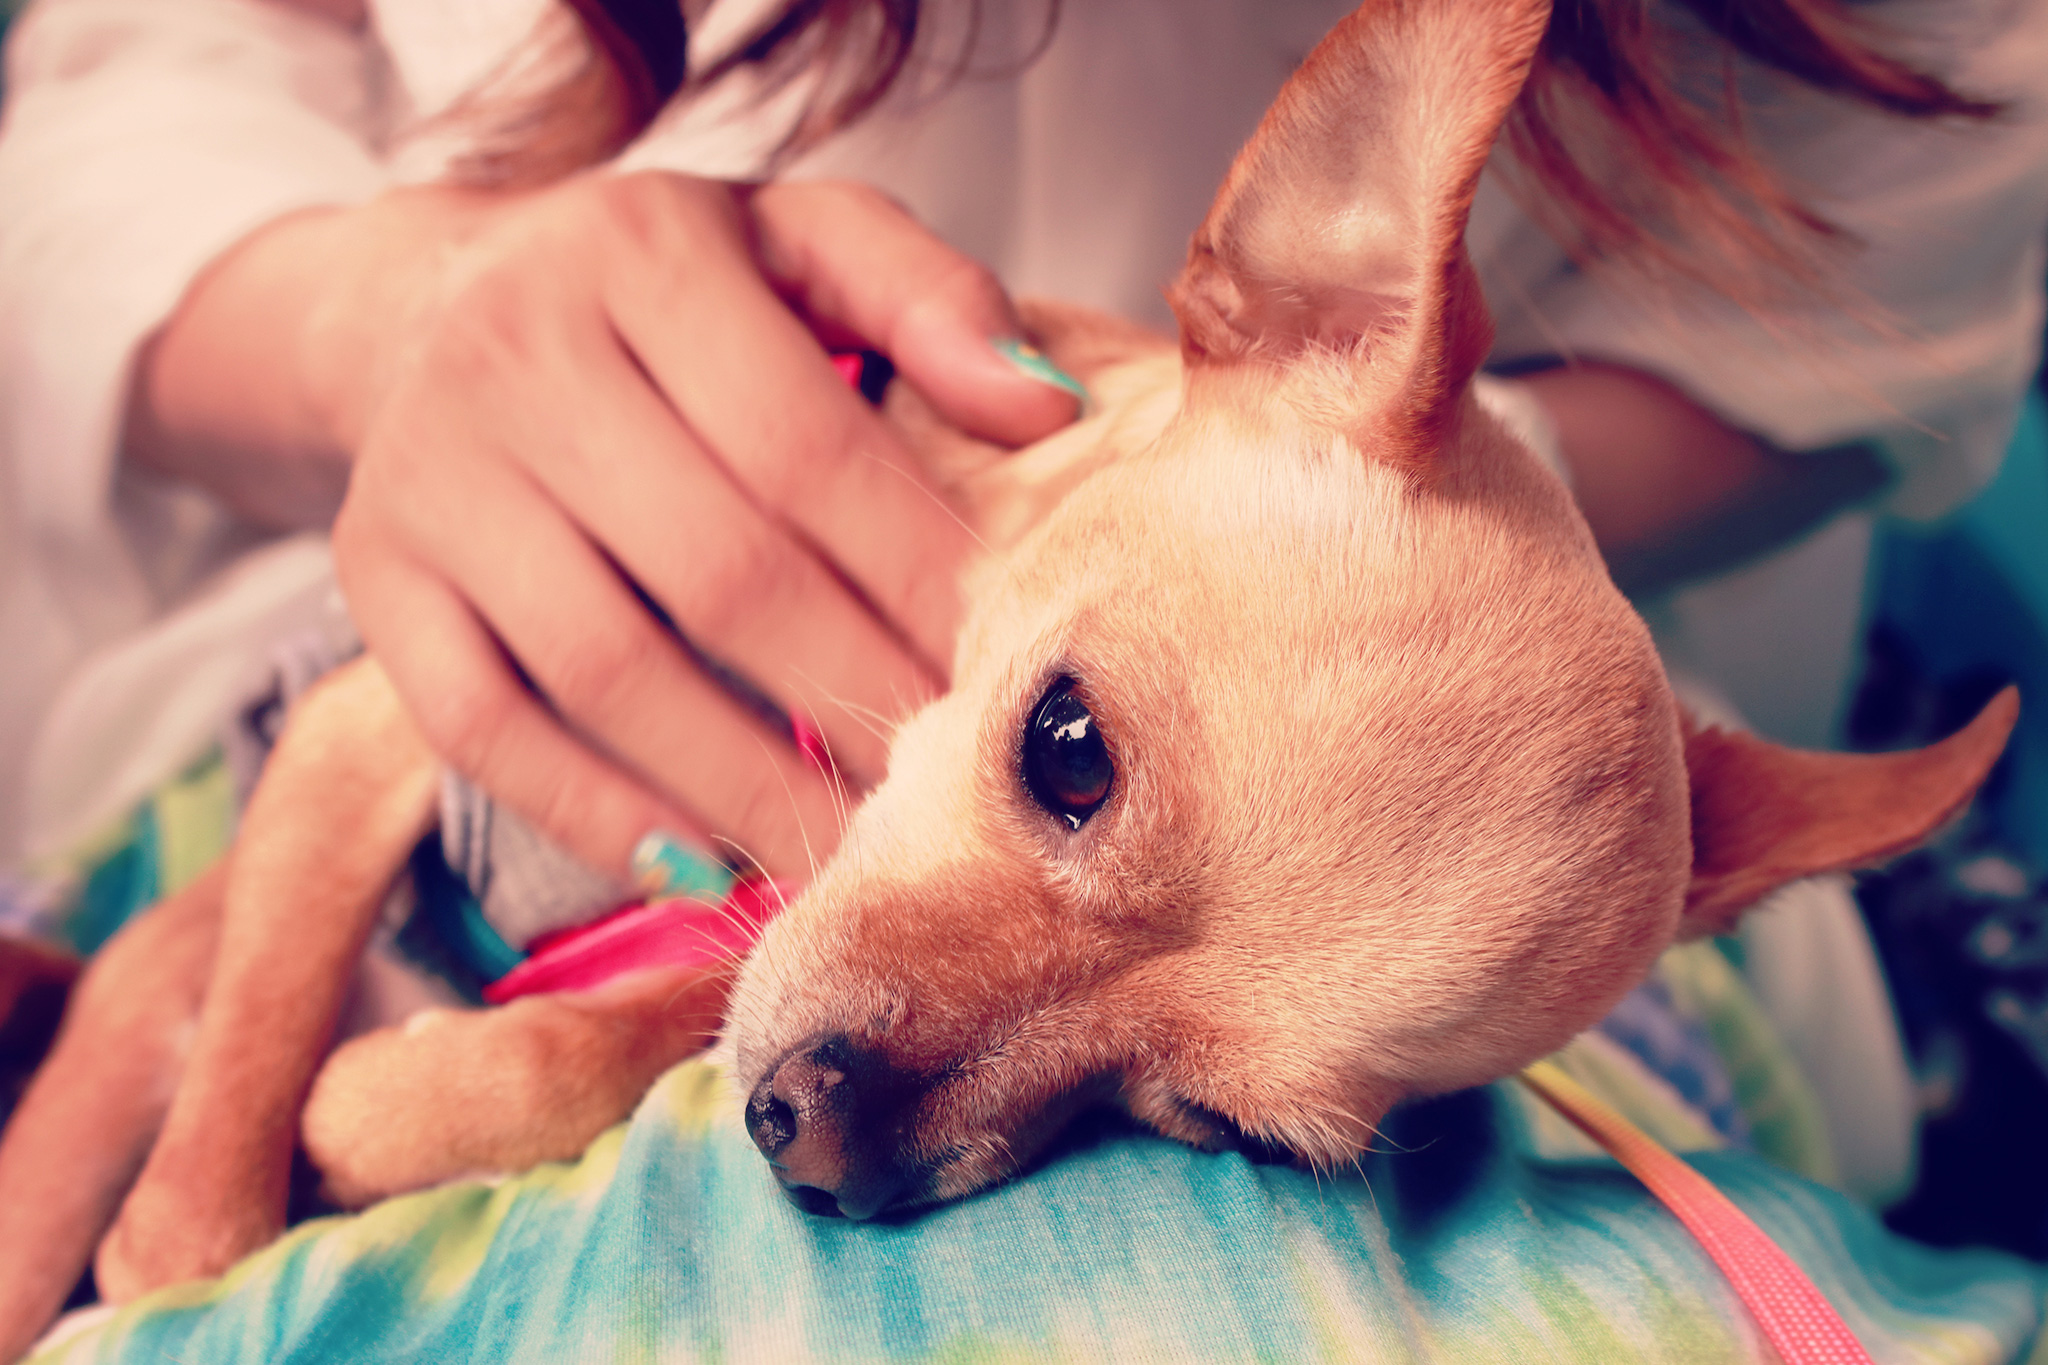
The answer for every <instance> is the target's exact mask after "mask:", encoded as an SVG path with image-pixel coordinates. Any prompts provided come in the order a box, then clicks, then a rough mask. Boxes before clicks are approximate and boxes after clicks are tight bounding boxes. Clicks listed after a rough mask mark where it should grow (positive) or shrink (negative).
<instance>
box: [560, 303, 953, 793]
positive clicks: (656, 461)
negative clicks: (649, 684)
mask: <svg viewBox="0 0 2048 1365" xmlns="http://www.w3.org/2000/svg"><path fill="white" fill-rule="evenodd" d="M588 340H589V345H590V353H591V354H597V355H600V356H603V355H605V353H606V352H609V353H610V354H609V357H608V358H606V359H602V360H600V361H599V363H597V364H595V365H590V366H587V367H586V368H585V369H584V371H583V372H582V373H581V374H579V375H577V377H576V381H575V382H576V387H577V390H578V395H577V399H578V401H577V407H578V409H579V410H580V411H582V412H583V413H584V414H585V420H583V421H582V422H581V423H579V424H578V426H577V428H576V430H575V431H574V433H573V434H572V435H571V436H570V437H569V438H568V439H566V440H564V441H559V442H546V443H541V444H536V445H532V446H530V447H529V448H527V450H526V453H525V458H526V461H527V463H528V466H529V467H530V468H531V469H532V470H533V472H534V474H535V477H536V478H537V479H538V480H539V481H540V482H541V484H542V485H543V486H544V487H545V488H546V489H547V491H548V492H549V493H550V494H551V495H552V496H553V497H554V498H555V500H556V501H557V502H559V503H560V504H561V505H562V506H564V507H565V508H567V509H568V511H569V513H570V516H571V517H572V519H573V520H575V521H576V522H577V523H578V524H580V525H582V526H584V527H589V528H594V529H596V530H598V532H599V534H600V535H601V538H602V540H603V542H604V545H605V548H606V550H607V551H608V552H609V553H610V554H611V555H612V557H613V558H615V559H616V560H617V561H618V562H619V563H620V564H621V565H622V566H623V567H624V569H625V570H626V572H627V574H628V575H629V576H630V577H631V578H632V579H633V580H634V581H635V582H637V583H638V584H640V585H641V587H643V588H644V589H646V590H647V591H648V592H649V593H651V594H652V595H653V596H654V598H655V599H656V600H657V601H658V602H659V603H660V604H661V606H662V607H663V608H664V609H665V610H666V611H667V612H668V614H669V616H670V618H671V619H672V620H674V621H675V622H676V623H677V625H678V626H679V627H680V628H681V630H682V632H683V634H684V636H685V637H686V638H687V639H688V640H689V641H690V642H691V643H692V644H693V645H694V646H696V647H697V648H699V649H701V650H703V651H704V652H705V653H707V654H709V655H711V656H712V657H713V658H716V659H717V660H719V662H721V663H723V664H725V665H727V666H729V667H732V668H734V669H736V670H737V671H738V672H739V673H740V674H741V675H742V676H744V677H746V678H747V679H748V681H749V682H751V683H752V684H754V685H755V686H757V687H759V688H760V689H762V691H764V692H765V693H766V694H767V695H768V697H769V698H770V699H771V700H772V701H774V702H775V703H776V704H777V705H778V706H780V707H782V708H783V709H784V710H785V711H786V712H788V713H789V714H791V715H802V716H806V717H808V718H810V719H811V720H812V721H813V723H814V724H815V725H816V726H817V728H818V729H820V730H821V731H822V732H823V733H824V735H825V738H826V740H827V742H828V743H829V744H830V746H831V749H832V752H833V755H834V758H835V760H836V761H837V762H838V763H839V764H840V766H841V767H842V768H843V769H844V770H845V772H846V773H847V775H848V776H849V777H850V778H852V779H853V780H854V781H855V782H856V784H857V785H861V786H867V785H872V784H873V783H874V782H876V781H879V780H880V778H881V775H882V773H883V771H884V770H885V768H886V766H887V761H888V748H887V740H886V736H885V731H886V730H887V729H888V728H891V727H893V725H894V724H895V722H896V721H898V720H900V719H901V718H902V717H903V716H905V715H907V714H908V713H909V712H910V711H911V710H913V709H915V707H916V706H918V705H920V704H922V703H923V702H924V701H926V700H928V699H929V698H931V697H932V696H935V695H936V694H937V692H938V691H939V688H940V685H941V684H940V679H939V677H938V675H937V674H936V673H935V672H934V671H933V670H932V669H930V668H929V667H927V666H925V665H924V664H922V663H920V662H919V661H918V659H917V658H916V657H915V656H914V655H913V654H912V653H911V652H910V651H909V650H907V649H906V648H904V646H903V645H902V644H901V643H900V642H899V641H898V640H897V639H896V638H895V637H894V636H893V635H892V634H891V633H890V631H889V630H887V629H886V628H885V627H884V626H883V625H882V624H881V622H880V621H878V620H877V619H876V618H875V616H874V614H873V611H872V610H871V609H870V608H869V607H868V606H867V605H866V604H864V603H862V602H861V601H860V600H859V599H858V598H857V597H856V596H855V595H854V594H853V593H851V592H849V591H848V590H847V588H846V587H845V585H844V584H843V583H842V582H841V581H840V580H839V579H838V578H837V577H836V576H835V575H833V574H832V573H831V571H830V570H828V569H827V568H825V566H824V565H822V564H820V563H819V562H818V560H817V558H816V557H815V555H813V554H812V552H811V551H810V550H809V548H808V547H806V546H805V545H802V544H800V543H799V542H797V541H796V540H794V539H793V538H792V537H791V536H790V535H789V534H788V533H787V532H786V531H784V530H783V529H782V528H781V527H779V526H777V525H776V524H774V523H772V522H770V521H768V520H767V519H766V518H765V517H764V516H762V514H761V513H760V511H759V510H757V509H756V508H755V507H754V505H753V504H752V503H751V502H749V501H748V500H747V498H746V496H745V495H744V494H743V493H742V492H741V491H740V489H739V488H737V487H736V486H735V485H734V484H733V482H732V481H731V479H730V478H729V476H728V475H727V474H726V473H725V472H724V471H723V470H722V469H721V467H720V466H719V464H718V463H717V462H716V461H715V460H714V459H713V458H712V457H711V456H710V455H709V454H708V453H707V452H705V451H704V450H703V449H702V447H701V446H700V445H699V444H698V443H697V441H696V439H695V437H693V436H692V435H691V434H690V432H689V431H688V430H687V429H685V428H684V427H683V426H682V425H681V424H680V423H678V422H677V421H676V418H675V415H674V414H673V412H671V411H670V410H669V408H668V406H667V405H666V404H665V403H664V402H663V401H662V400H661V398H660V396H659V395H658V394H656V393H655V392H654V391H653V390H652V389H651V388H650V387H649V386H648V383H647V380H646V377H645V375H644V374H642V373H641V372H640V371H639V370H638V369H637V368H635V367H634V366H633V365H632V364H631V363H630V361H629V360H628V359H627V358H626V357H624V356H623V355H619V354H617V352H616V345H617V343H616V341H615V340H613V339H612V338H611V337H609V336H603V337H592V338H589V339H588Z"/></svg>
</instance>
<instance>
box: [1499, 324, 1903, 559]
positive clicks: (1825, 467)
mask: <svg viewBox="0 0 2048 1365" xmlns="http://www.w3.org/2000/svg"><path fill="white" fill-rule="evenodd" d="M1523 382H1524V383H1526V384H1527V385H1528V386H1529V388H1530V390H1531V391H1532V392H1533V393H1534V394H1535V396H1536V398H1537V400H1538V401H1539V402H1541V403H1542V404H1543V406H1544V409H1545V410H1546V412H1548V413H1549V415H1550V417H1551V420H1552V421H1553V422H1554V423H1555V424H1556V427H1557V433H1558V440H1559V445H1560V447H1561V451H1562V454H1563V456H1564V460H1565V464H1566V466H1567V467H1568V468H1569V469H1570V471H1571V475H1572V491H1573V493H1574V494H1575V495H1576V496H1577V498H1578V502H1579V508H1580V510H1581V511H1582V512H1584V514H1585V517H1586V522H1587V524H1588V525H1589V526H1590V527H1591V528H1592V531H1593V538H1594V539H1595V540H1596V541H1597V542H1599V545H1600V550H1601V553H1602V554H1603V555H1605V556H1606V558H1607V562H1608V564H1609V566H1610V567H1611V568H1612V570H1613V572H1614V576H1615V579H1616V581H1617V582H1618V583H1620V584H1621V586H1622V587H1623V588H1624V589H1626V590H1628V591H1630V592H1632V593H1640V592H1650V591H1655V590H1657V589H1660V588H1665V587H1669V586H1672V585H1673V584H1675V583H1678V582H1681V581H1684V580H1686V579H1692V578H1699V577H1703V576H1706V575H1708V574H1712V573H1716V572H1719V571H1721V570H1723V569H1727V568H1731V567H1733V566H1734V565H1735V564H1738V563H1740V562H1742V561H1743V560H1745V559H1748V558H1750V557H1752V556H1754V555H1757V554H1761V553H1763V552H1765V551H1767V550H1770V549H1772V548H1774V547H1776V546H1778V545H1781V544H1784V543H1786V542H1788V541H1790V540H1792V539H1793V538H1795V537H1796V536H1798V535H1800V534H1802V533H1803V532H1805V531H1807V530H1809V529H1811V528H1812V527H1813V526H1814V525H1816V524H1817V523H1819V522H1820V521H1822V520H1824V519H1825V518H1826V517H1828V516H1831V515H1833V514H1834V513H1835V512H1837V511H1839V510H1841V509H1842V508H1843V507H1846V506H1849V505H1851V504H1852V503H1854V502H1856V501H1858V500H1859V499H1861V498H1862V497H1864V496H1867V495H1868V494H1870V493H1872V492H1874V491H1875V490H1876V489H1878V488H1880V487H1882V486H1883V484H1884V483H1885V482H1886V481H1887V480H1888V479H1889V477H1890V474H1889V471H1888V469H1887V468H1886V467H1885V466H1884V464H1883V462H1882V461H1881V460H1879V459H1878V457H1877V456H1876V455H1875V454H1874V453H1873V452H1872V451H1871V450H1870V449H1869V448H1868V447H1866V446H1853V445H1852V446H1841V447H1834V448H1830V449H1828V450H1822V451H1810V452H1801V453H1797V454H1793V453H1788V452H1785V451H1781V450H1779V449H1777V448H1776V447H1774V446H1771V445H1770V444H1768V443H1767V442H1764V441H1761V440H1759V439H1757V438H1756V437H1754V436H1752V435H1750V434H1749V433H1747V432H1744V431H1741V430H1738V429H1737V428H1735V427H1733V426H1731V425H1730V424H1728V423H1727V422H1725V421H1723V420H1722V419H1721V418H1720V417H1718V416H1716V415H1715V414H1714V413H1712V412H1709V411H1708V410H1707V409H1706V408H1704V407H1702V406H1700V405H1699V404H1698V403H1696V402H1694V401H1693V400H1692V399H1691V398H1690V397H1688V396H1687V395H1686V394H1685V393H1683V392H1682V391H1680V390H1679V389H1678V388H1677V387H1675V386H1674V385H1672V384H1669V383H1667V382H1666V381H1664V380H1662V379H1659V378H1657V377H1655V376H1653V375H1649V374H1646V373H1644V372H1642V371H1640V370H1633V369H1628V368H1625V367H1623V366H1619V365H1609V364H1604V363H1601V362H1582V363H1579V364H1575V365H1570V366H1560V367H1558V368H1555V369H1550V370H1543V371H1540V372H1538V373H1535V374H1530V375H1527V376H1524V377H1523Z"/></svg>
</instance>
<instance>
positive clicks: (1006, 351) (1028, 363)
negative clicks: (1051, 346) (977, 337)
mask: <svg viewBox="0 0 2048 1365" xmlns="http://www.w3.org/2000/svg"><path fill="white" fill-rule="evenodd" d="M989 344H990V345H991V346H993V347H995V348H996V354H997V355H999V356H1001V357H1002V358H1003V359H1004V360H1007V361H1009V362H1010V367H1011V368H1012V369H1014V370H1016V371H1017V372H1018V373H1019V374H1022V375H1026V376H1028V377H1030V378H1032V379H1036V380H1037V381H1038V382H1039V383H1041V384H1050V385H1052V386H1053V387H1054V388H1056V389H1065V390H1066V391H1067V392H1068V393H1071V394H1072V395H1074V397H1076V398H1078V399H1080V400H1081V401H1082V402H1083V403H1086V402H1087V401H1088V390H1086V389H1084V388H1082V387H1081V381H1080V380H1078V379H1076V378H1074V376H1072V375H1070V374H1068V373H1067V372H1066V371H1065V370H1063V369H1061V368H1060V367H1059V366H1057V365H1055V364H1053V363H1052V361H1051V360H1050V359H1049V358H1048V357H1047V356H1046V354H1045V352H1043V351H1041V350H1039V349H1038V348H1037V347H1036V346H1033V345H1032V344H1031V343H1030V342H1028V341H1023V340H1020V339H1019V338H1017V337H998V338H997V339H996V340H994V341H992V342H990V343H989Z"/></svg>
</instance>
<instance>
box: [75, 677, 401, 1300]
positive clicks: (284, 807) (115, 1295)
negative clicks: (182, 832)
mask: <svg viewBox="0 0 2048 1365" xmlns="http://www.w3.org/2000/svg"><path fill="white" fill-rule="evenodd" d="M437 773H438V767H437V764H436V763H435V760H434V758H433V755H432V754H431V753H430V752H429V750H428V749H427V747H426V744H425V742H424V741H423V740H422V739H421V738H420V736H419V734H418V732H417V731H416V730H415V729H414V728H413V726H412V723H411V721H410V720H409V719H408V718H407V717H406V715H405V712H404V711H403V709H402V708H401V706H400V704H399V702H398V698H397V696H396V694H394V693H393V692H392V690H391V686H390V683H389V682H388V681H387V680H386V679H385V677H384V674H383V671H382V670H381V669H379V668H378V667H377V666H376V665H375V664H374V663H373V662H371V661H369V660H364V661H362V662H360V663H357V664H352V665H350V666H348V667H347V668H345V669H342V670H339V671H338V672H337V673H335V674H334V675H333V676H332V677H330V678H329V679H327V680H325V681H323V682H322V683H321V684H320V685H319V686H318V687H316V688H315V689H313V690H312V691H311V692H309V693H308V694H307V695H306V696H305V698H304V699H302V700H301V701H300V703H299V705H298V706H297V707H296V708H294V710H293V713H292V717H291V720H290V721H289V723H288V724H287V725H286V728H285V733H284V736H283V737H282V738H281V739H280V741H279V743H278V747H277V750H276V752H275V753H273V754H272V756H271V759H270V762H269V764H268V765H267V766H266V767H265V769H264V772H263V777H262V780H261V781H260V782H259V783H258V785H257V789H256V792H255V794H254V796H253V797H252V798H251V800H250V803H249V810H248V812H247V815H246V817H245V819H244V822H243V826H242V831H241V834H240V836H239V838H238V840H237V843H236V845H235V851H234V855H233V859H232V863H231V865H230V869H229V874H228V880H227V886H226V893H225V896H226V899H225V904H224V908H223V914H222V923H221V938H220V949H219V953H218V955H217V957H216V960H215V964H214V971H213V978H212V981H211V982H210V984H209V985H208V987H207V991H206V1000H205V1004H204V1007H203V1008H202V1010H201V1012H200V1017H199V1028H198V1033H197V1035H196V1037H195V1039H194V1041H193V1046H192V1052H191V1056H190V1059H189V1061H188V1062H187V1064H186V1069H185V1075H184V1078H183V1080H182V1081H181V1082H180V1083H179V1086H178V1091H177V1095H176V1097H175V1098H174V1099H173V1100H172V1102H171V1108H170V1112H169V1114H168V1115H167V1116H166V1118H165V1120H164V1126H163V1132H162V1133H161V1135H160V1136H159V1137H158V1139H157V1142H156V1146H155V1147H154V1148H153V1149H152V1150H151V1152H150V1154H149V1160H148V1163H147V1164H146V1165H145V1166H144V1168H143V1172H142V1175H141V1178H140V1179H139V1180H137V1182H136V1184H135V1188H134V1189H133V1190H132V1191H131V1192H130V1193H129V1196H128V1200H127V1202H126V1203H125V1204H124V1205H123V1206H122V1209H121V1214H120V1217H119V1219H118V1220H117V1221H116V1223H115V1224H114V1227H113V1230H112V1231H111V1232H109V1233H108V1235H107V1238H106V1240H105V1242H103V1243H102V1244H101V1247H100V1252H99V1258H98V1262H97V1269H98V1273H99V1283H100V1290H101V1292H102V1293H103V1294H104V1295H105V1296H106V1297H108V1298H109V1299H112V1300H115V1301H121V1300H125V1299H127V1298H130V1297H132V1296H134V1295H136V1294H139V1293H142V1292H145V1291H147V1290H150V1289H154V1288H156V1287H157V1286H159V1285H163V1284H169V1283H171V1282H173V1281H177V1280H182V1279H190V1278H194V1277H198V1276H204V1275H213V1274H218V1273H220V1272H221V1271H223V1270H225V1269H226V1268H227V1267H228V1266H229V1265H231V1264H233V1263H234V1262H235V1261H236V1260H239V1259H240V1258H241V1257H242V1256H243V1255H245V1254H247V1253H248V1252H250V1251H253V1250H255V1249H256V1248H257V1247H260V1246H262V1245H264V1244H265V1243H266V1242H269V1241H270V1240H271V1239H272V1238H274V1237H276V1236H277V1234H278V1233H279V1232H280V1231H282V1230H283V1226H284V1211H285V1199H286V1194H287V1187H288V1184H289V1180H290V1175H291V1157H292V1149H293V1144H294V1142H295V1140H296V1137H297V1133H298V1116H299V1109H300V1106H301V1104H302V1103H303V1101H304V1098H305V1094H306V1088H307V1086H308V1084H309V1083H310V1082H311V1080H312V1077H313V1073H314V1070H315V1068H316V1067H317V1066H318V1065H319V1061H320V1058H321V1056H322V1055H323V1054H324V1053H325V1052H326V1049H327V1046H328V1042H329V1039H330V1038H331V1036H332V1034H333V1030H334V1025H335V1020H336V1017H337V1015H338V1014H339V1012H340V1008H341V1004H342V999H343V995H344V993H345V992H346V990H347V987H348V983H349V981H350V978H351V976H352V975H353V971H354V968H355V964H356V962H357V960H358V959H359V958H360V957H361V955H362V951H363V945H364V942H365V940H366V938H367V936H368V934H369V931H370V928H371V925H372V924H373V923H374V921H375V918H376V912H377V907H378V906H379V904H380V903H381V902H382V900H383V897H384V895H385V892H386V890H387V889H388V887H389V886H390V883H391V881H392V879H393V878H394V877H395V876H396V875H397V872H398V870H399V868H400V867H401V866H402V865H403V864H404V862H405V859H406V855H407V854H408V852H409V851H410V850H411V848H412V846H413V845H414V844H415V843H417V842H418V841H419V839H420V838H421V837H422V836H423V835H424V834H425V833H426V831H427V830H428V829H429V828H431V825H432V820H433V810H434V795H435V789H436V781H437Z"/></svg>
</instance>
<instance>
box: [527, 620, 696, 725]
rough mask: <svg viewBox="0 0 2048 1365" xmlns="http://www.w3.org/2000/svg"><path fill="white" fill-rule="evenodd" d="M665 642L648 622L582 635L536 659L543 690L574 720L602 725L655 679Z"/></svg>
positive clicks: (662, 658)
mask: <svg viewBox="0 0 2048 1365" xmlns="http://www.w3.org/2000/svg"><path fill="white" fill-rule="evenodd" d="M667 650H668V645H667V643H666V642H665V641H664V640H662V638H661V637H660V636H659V635H657V634H656V633H655V631H654V628H653V626H652V624H651V623H647V624H642V623H640V622H634V623H632V624H628V625H621V626H618V627H615V628H613V629H609V630H598V631H593V632H589V633H587V634H580V635H578V636H577V637H576V638H575V639H573V640H570V641H566V642H565V643H564V645H563V646H562V647H561V648H559V649H557V650H555V651H554V652H553V653H552V654H551V655H550V656H549V657H548V658H546V659H545V660H536V661H535V662H536V664H537V665H538V675H539V677H540V679H541V682H542V686H543V687H545V688H546V690H547V692H548V695H549V696H550V697H552V698H553V699H554V701H555V702H556V704H557V705H559V706H560V707H561V708H562V709H563V710H565V711H567V712H568V713H569V714H571V715H573V716H577V717H580V718H584V719H586V720H587V721H589V722H592V723H596V722H600V721H601V720H602V719H603V718H605V717H608V716H616V715H618V714H619V713H620V712H621V711H622V710H623V709H624V708H625V707H627V706H628V705H630V704H631V701H632V699H633V697H634V695H635V694H636V693H637V692H638V691H639V689H640V687H641V686H642V683H643V680H644V679H647V678H649V677H656V676H659V673H660V670H661V668H662V665H663V664H664V663H666V662H667Z"/></svg>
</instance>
